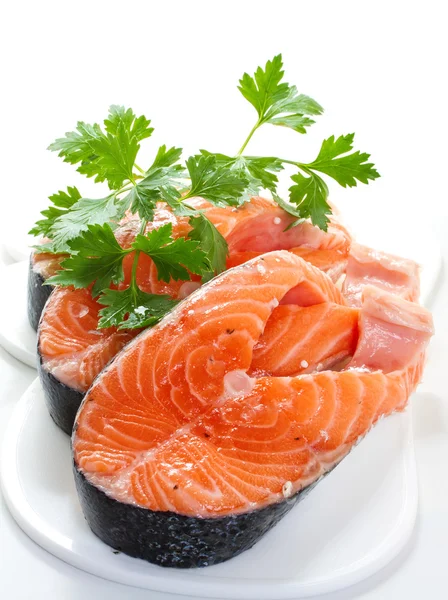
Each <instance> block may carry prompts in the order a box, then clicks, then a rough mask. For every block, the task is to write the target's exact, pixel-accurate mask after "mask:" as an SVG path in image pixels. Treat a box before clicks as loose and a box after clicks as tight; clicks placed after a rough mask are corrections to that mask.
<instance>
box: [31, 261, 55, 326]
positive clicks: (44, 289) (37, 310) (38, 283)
mask: <svg viewBox="0 0 448 600" xmlns="http://www.w3.org/2000/svg"><path fill="white" fill-rule="evenodd" d="M44 282H45V280H44V278H43V277H42V275H41V274H40V273H37V272H36V271H35V270H34V269H33V258H32V255H31V257H30V262H29V268H28V321H29V323H30V325H31V327H32V328H33V329H34V331H37V328H38V326H39V320H40V316H41V314H42V311H43V309H44V306H45V303H46V302H47V300H48V298H49V297H50V294H51V292H52V291H53V290H54V286H52V285H44Z"/></svg>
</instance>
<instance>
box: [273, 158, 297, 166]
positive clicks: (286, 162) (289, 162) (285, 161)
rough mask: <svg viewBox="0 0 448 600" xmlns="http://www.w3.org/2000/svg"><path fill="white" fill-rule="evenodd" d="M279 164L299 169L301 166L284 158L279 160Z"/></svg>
mask: <svg viewBox="0 0 448 600" xmlns="http://www.w3.org/2000/svg"><path fill="white" fill-rule="evenodd" d="M278 160H279V161H280V162H282V163H285V164H287V165H294V166H295V167H300V166H301V164H300V163H299V162H295V161H294V160H288V159H286V158H279V159H278Z"/></svg>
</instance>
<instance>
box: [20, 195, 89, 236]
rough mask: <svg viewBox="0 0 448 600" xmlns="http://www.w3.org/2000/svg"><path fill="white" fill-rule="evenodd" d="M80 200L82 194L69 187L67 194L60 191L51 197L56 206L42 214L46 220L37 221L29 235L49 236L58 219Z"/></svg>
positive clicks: (50, 207)
mask: <svg viewBox="0 0 448 600" xmlns="http://www.w3.org/2000/svg"><path fill="white" fill-rule="evenodd" d="M80 198H81V194H80V193H79V191H78V190H77V188H75V187H68V188H67V192H64V191H62V190H60V191H59V192H57V193H56V194H52V195H51V196H49V200H51V202H52V203H53V204H54V206H49V207H48V208H47V209H45V210H43V211H42V212H41V213H40V214H41V215H42V216H44V217H45V219H41V220H40V221H37V222H36V224H35V225H34V227H33V228H32V229H31V230H30V231H29V234H30V235H43V236H45V237H47V236H49V235H50V232H51V229H52V227H53V225H54V223H55V221H56V219H58V218H59V217H61V216H62V215H64V214H65V213H67V212H68V210H69V209H70V208H71V207H72V206H73V205H74V204H75V203H76V202H77V201H78V200H79V199H80ZM56 207H58V208H56Z"/></svg>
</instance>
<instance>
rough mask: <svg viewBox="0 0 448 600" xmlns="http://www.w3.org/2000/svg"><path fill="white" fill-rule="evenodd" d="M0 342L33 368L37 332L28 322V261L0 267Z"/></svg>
mask: <svg viewBox="0 0 448 600" xmlns="http://www.w3.org/2000/svg"><path fill="white" fill-rule="evenodd" d="M0 281H2V282H3V283H2V293H1V294H0V345H2V346H3V348H4V349H5V350H7V351H8V352H9V353H10V354H12V356H14V358H17V359H18V360H20V361H22V362H23V363H25V364H26V365H28V366H30V367H34V368H36V332H35V331H34V329H33V328H32V327H31V325H30V324H29V322H28V314H27V298H28V289H27V285H28V261H22V262H19V263H14V264H12V265H7V266H3V267H1V269H0Z"/></svg>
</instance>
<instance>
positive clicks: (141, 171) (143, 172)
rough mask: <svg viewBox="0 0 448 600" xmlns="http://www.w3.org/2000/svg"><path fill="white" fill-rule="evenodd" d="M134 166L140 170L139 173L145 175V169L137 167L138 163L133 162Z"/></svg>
mask: <svg viewBox="0 0 448 600" xmlns="http://www.w3.org/2000/svg"><path fill="white" fill-rule="evenodd" d="M134 167H135V168H136V169H137V171H140V173H141V174H142V175H146V173H145V171H144V170H143V169H142V168H141V167H139V166H138V165H136V164H135V163H134Z"/></svg>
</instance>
